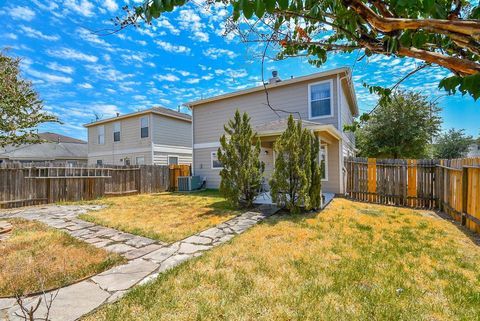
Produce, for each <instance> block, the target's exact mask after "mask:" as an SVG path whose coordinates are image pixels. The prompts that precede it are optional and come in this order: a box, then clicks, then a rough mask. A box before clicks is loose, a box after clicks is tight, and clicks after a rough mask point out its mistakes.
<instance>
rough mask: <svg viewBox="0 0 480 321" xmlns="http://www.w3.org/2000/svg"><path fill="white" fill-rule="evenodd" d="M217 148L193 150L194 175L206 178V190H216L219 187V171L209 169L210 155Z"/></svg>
mask: <svg viewBox="0 0 480 321" xmlns="http://www.w3.org/2000/svg"><path fill="white" fill-rule="evenodd" d="M217 150H218V148H202V149H198V150H195V151H194V153H195V163H194V164H193V166H194V172H195V175H197V176H200V177H206V178H207V188H218V187H219V186H220V175H219V173H220V169H212V168H211V153H212V152H216V151H217Z"/></svg>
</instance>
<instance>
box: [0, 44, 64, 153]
mask: <svg viewBox="0 0 480 321" xmlns="http://www.w3.org/2000/svg"><path fill="white" fill-rule="evenodd" d="M42 108H43V104H42V101H41V100H40V99H39V98H38V94H37V93H36V92H35V90H34V89H33V88H32V83H31V82H29V81H26V80H24V79H22V78H21V77H20V59H18V58H12V57H8V56H7V55H5V54H4V52H2V51H0V147H4V146H6V145H9V144H13V145H20V144H25V143H36V142H38V141H39V138H38V135H37V134H36V132H35V128H36V127H37V126H38V125H39V124H42V123H46V122H57V121H58V120H57V118H56V117H54V116H52V115H48V114H46V113H45V112H43V110H42Z"/></svg>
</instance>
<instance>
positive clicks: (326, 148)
mask: <svg viewBox="0 0 480 321" xmlns="http://www.w3.org/2000/svg"><path fill="white" fill-rule="evenodd" d="M323 147H325V178H322V182H328V145H327V144H322V143H320V150H319V153H318V165H319V166H320V165H321V164H322V158H321V157H320V155H321V154H320V153H321V152H322V148H323Z"/></svg>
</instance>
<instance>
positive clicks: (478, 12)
mask: <svg viewBox="0 0 480 321" xmlns="http://www.w3.org/2000/svg"><path fill="white" fill-rule="evenodd" d="M470 19H480V6H476V7H475V9H473V10H472V13H471V14H470Z"/></svg>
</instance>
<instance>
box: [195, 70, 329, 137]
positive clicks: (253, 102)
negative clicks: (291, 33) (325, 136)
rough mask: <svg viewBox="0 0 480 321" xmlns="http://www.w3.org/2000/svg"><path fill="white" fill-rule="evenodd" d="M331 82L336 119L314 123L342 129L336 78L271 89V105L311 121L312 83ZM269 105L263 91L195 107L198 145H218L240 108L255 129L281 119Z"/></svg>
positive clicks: (323, 119)
mask: <svg viewBox="0 0 480 321" xmlns="http://www.w3.org/2000/svg"><path fill="white" fill-rule="evenodd" d="M328 79H333V90H332V93H331V96H332V99H333V107H332V108H333V117H328V118H322V119H313V120H311V121H313V122H317V123H320V124H332V125H334V126H335V127H338V118H337V117H338V112H337V110H336V109H337V108H336V106H337V95H336V94H335V92H336V87H337V82H336V78H332V77H329V78H321V79H316V80H315V81H310V82H301V83H296V84H292V85H290V86H283V87H279V88H270V89H269V90H268V94H269V100H270V104H271V106H272V107H274V108H276V109H283V110H286V111H288V112H295V114H294V117H296V118H298V117H299V116H300V117H301V118H302V119H305V120H308V108H309V106H308V84H309V83H316V82H319V81H323V80H328ZM266 104H267V101H266V97H265V93H264V92H263V91H261V92H255V93H250V94H245V95H243V96H236V97H232V98H229V99H223V100H218V101H214V102H211V103H207V104H203V105H198V106H195V107H194V108H193V120H194V144H201V143H210V142H218V140H219V138H220V136H221V135H222V134H223V131H224V130H223V125H224V124H225V123H226V122H227V121H228V120H229V119H231V118H232V117H233V115H234V113H235V110H236V109H238V110H240V112H242V113H243V112H247V113H248V114H249V115H250V117H251V122H252V125H253V126H257V125H260V124H263V123H267V122H270V121H273V120H277V119H278V116H277V115H276V114H275V113H274V112H273V111H272V110H271V109H270V108H269V107H268V106H267V105H266ZM297 113H298V114H297ZM280 115H281V116H282V117H284V118H286V117H288V114H285V113H280Z"/></svg>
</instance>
